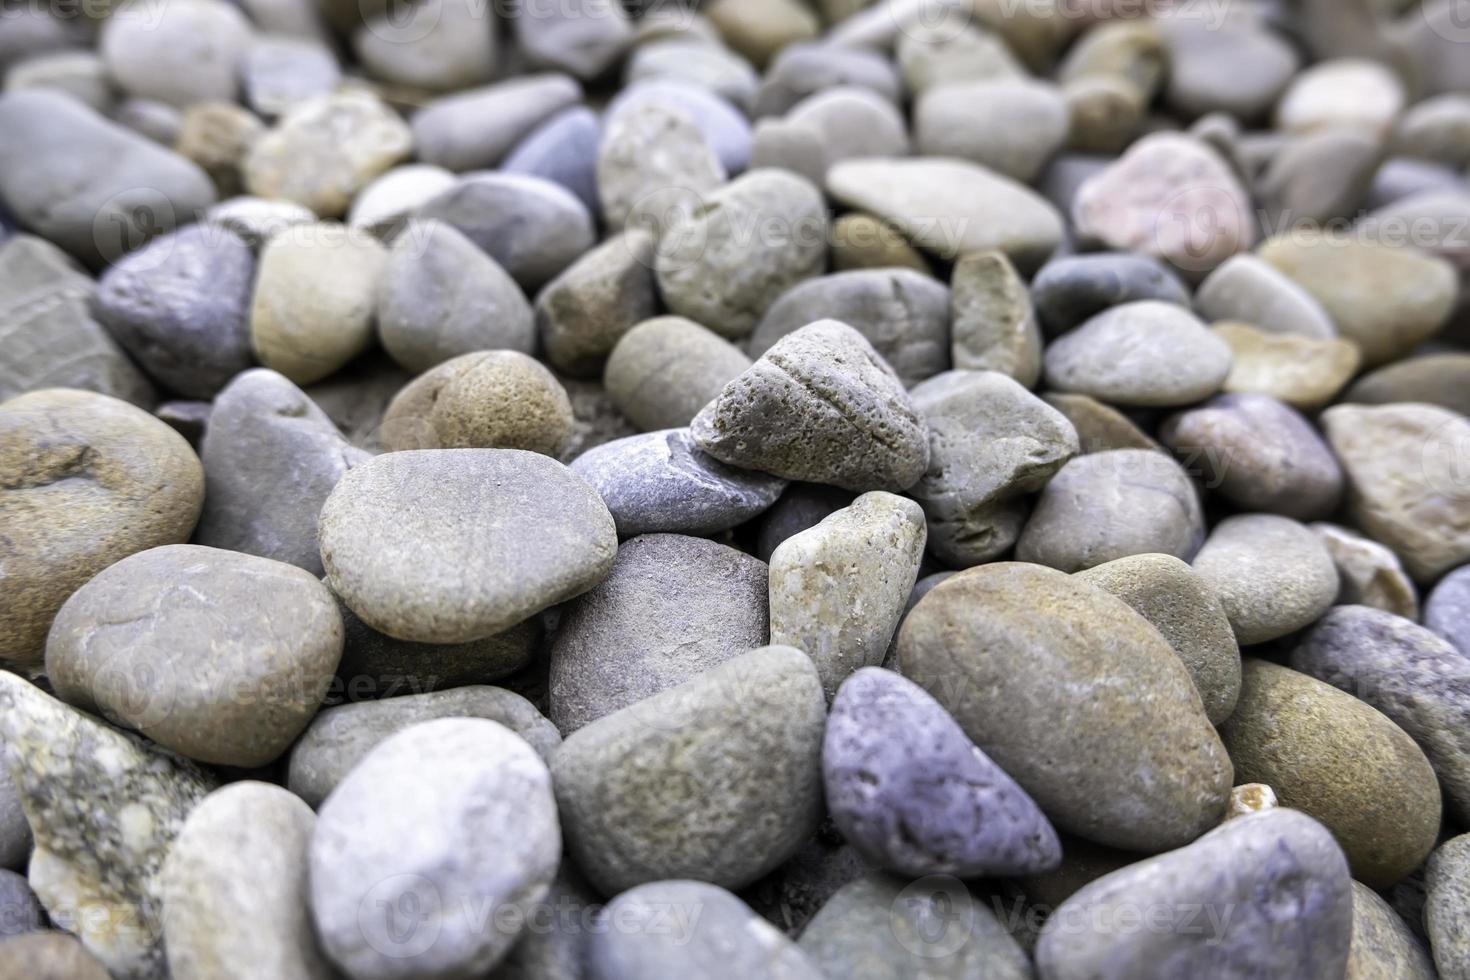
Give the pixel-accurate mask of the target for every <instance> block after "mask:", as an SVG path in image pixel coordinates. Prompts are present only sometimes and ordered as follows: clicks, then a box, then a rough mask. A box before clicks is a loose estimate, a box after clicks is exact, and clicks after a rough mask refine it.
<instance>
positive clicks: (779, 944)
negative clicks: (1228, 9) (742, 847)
mask: <svg viewBox="0 0 1470 980" xmlns="http://www.w3.org/2000/svg"><path fill="white" fill-rule="evenodd" d="M696 909H697V910H698V913H697V914H694V910H696ZM606 914H607V915H608V916H609V917H612V916H616V921H618V922H622V923H626V924H627V928H619V929H599V930H597V931H596V932H595V933H593V934H592V935H591V936H590V937H589V938H588V942H587V966H588V968H589V970H590V974H589V975H590V976H595V977H598V978H599V980H719V978H721V977H752V978H753V977H770V978H772V980H775V978H780V980H821V978H822V977H823V976H824V974H823V973H822V972H821V971H820V970H818V969H817V967H816V966H815V965H813V964H812V963H811V962H810V961H809V960H808V959H807V958H806V956H805V955H804V954H803V953H802V952H801V950H800V949H798V948H797V946H796V944H794V943H793V942H792V941H791V940H789V939H787V938H786V937H785V936H783V935H781V933H780V932H779V931H778V930H777V929H776V927H775V926H773V925H771V924H770V923H768V922H766V921H765V920H764V919H762V918H761V917H760V916H758V915H756V914H755V913H754V912H753V911H751V909H750V907H749V906H747V905H746V904H745V903H744V902H742V901H741V900H740V899H738V898H736V897H735V896H734V895H732V894H730V893H729V892H727V891H725V889H723V888H719V887H717V886H715V885H710V884H706V883H704V882H702V881H655V882H651V883H649V884H646V885H640V886H638V887H637V888H632V889H629V890H628V891H626V892H624V893H623V894H621V895H619V896H618V897H617V898H615V899H613V900H612V901H611V902H609V903H608V904H607V908H606ZM609 921H611V919H610V920H609ZM661 923H662V924H661Z"/></svg>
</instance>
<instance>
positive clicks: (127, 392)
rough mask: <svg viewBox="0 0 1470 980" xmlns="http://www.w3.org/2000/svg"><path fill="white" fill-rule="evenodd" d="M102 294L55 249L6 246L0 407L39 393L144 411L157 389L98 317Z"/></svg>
mask: <svg viewBox="0 0 1470 980" xmlns="http://www.w3.org/2000/svg"><path fill="white" fill-rule="evenodd" d="M95 294H96V286H95V285H94V284H93V282H92V280H91V279H90V278H88V277H87V276H86V275H84V274H82V273H81V272H80V271H79V270H78V269H77V268H76V266H75V265H74V264H73V262H72V260H71V259H69V258H68V257H67V256H66V254H65V253H64V252H62V251H61V250H60V249H58V248H57V247H56V246H55V245H52V244H51V243H50V242H48V241H46V240H45V239H42V238H37V237H35V236H33V235H24V234H18V235H15V236H14V237H12V238H6V239H3V240H0V347H3V348H4V350H5V352H6V356H5V357H4V359H3V360H0V400H3V399H7V398H11V397H14V396H15V395H19V394H21V393H23V392H26V391H34V390H36V389H39V388H84V389H87V390H88V391H95V392H98V393H100V394H103V395H111V396H112V397H114V398H119V399H122V400H123V401H127V402H132V403H133V404H135V405H138V406H141V407H151V406H152V405H153V403H154V402H155V401H156V400H157V399H156V396H155V393H154V391H153V386H152V384H150V383H149V381H148V378H147V377H146V376H145V375H144V374H143V372H142V371H140V370H138V368H137V367H136V366H135V365H134V364H133V362H132V361H130V360H129V359H128V357H127V355H126V354H124V353H123V351H122V348H121V347H119V346H118V344H117V341H115V340H114V339H113V338H112V336H111V335H110V334H109V333H108V332H107V331H106V330H105V329H103V328H102V326H101V325H100V324H99V323H98V322H97V321H96V320H95V319H94V318H93V316H92V309H91V304H92V299H93V297H94V296H95Z"/></svg>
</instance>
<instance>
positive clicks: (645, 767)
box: [551, 647, 827, 895]
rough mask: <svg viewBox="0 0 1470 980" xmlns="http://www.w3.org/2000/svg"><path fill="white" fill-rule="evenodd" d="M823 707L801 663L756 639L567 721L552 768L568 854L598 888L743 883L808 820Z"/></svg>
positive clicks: (797, 841) (814, 802) (807, 826)
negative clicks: (663, 685) (585, 717)
mask: <svg viewBox="0 0 1470 980" xmlns="http://www.w3.org/2000/svg"><path fill="white" fill-rule="evenodd" d="M826 716H827V704H826V700H825V699H824V698H823V697H822V685H821V681H820V680H819V679H818V678H817V671H816V668H815V667H814V666H813V665H812V661H811V658H809V657H808V656H807V655H806V654H804V653H802V652H801V651H800V650H793V649H791V648H789V647H763V648H761V649H759V650H754V651H751V652H750V653H747V654H744V655H743V656H739V657H736V658H735V659H733V660H730V661H727V662H726V663H723V664H721V665H719V666H718V667H715V668H713V669H712V670H708V671H705V672H704V673H702V674H700V675H698V676H697V677H695V678H694V679H693V680H690V681H687V682H685V683H684V684H681V685H680V686H678V687H674V688H670V689H669V690H666V691H661V692H659V693H658V694H655V695H653V696H652V697H650V698H647V699H645V700H643V701H639V702H637V703H635V704H632V705H629V706H628V707H626V708H623V709H622V710H621V711H617V712H614V713H613V714H610V715H607V716H605V717H603V718H599V719H598V720H597V721H595V722H593V723H592V724H590V725H587V726H586V727H584V728H581V729H579V730H577V731H576V732H574V733H572V735H571V736H570V737H568V738H567V740H566V741H565V742H563V743H562V747H561V748H560V749H558V750H557V753H556V756H555V757H554V758H553V759H552V763H551V765H552V772H553V775H554V781H555V785H556V801H557V806H558V808H559V810H560V813H561V820H562V828H563V832H564V833H565V834H566V841H567V847H568V850H569V852H570V853H571V855H572V858H573V859H574V860H575V861H576V863H577V866H578V867H579V868H580V869H581V870H582V871H583V872H584V873H585V874H586V875H587V877H588V879H589V880H590V881H591V882H592V884H593V885H594V886H596V887H597V889H598V890H599V891H601V892H602V893H603V894H608V895H611V894H616V893H618V892H621V891H623V890H625V889H627V888H632V887H634V886H635V885H639V884H643V883H645V882H649V881H657V880H659V879H661V878H676V877H685V878H695V879H698V880H701V881H707V882H710V883H712V884H718V885H721V886H723V887H730V888H740V887H742V886H743V885H747V884H749V883H750V882H752V881H755V880H756V879H758V878H760V877H761V876H762V875H764V874H766V873H768V872H770V871H771V870H773V869H775V868H777V867H779V866H780V865H781V864H782V862H784V861H785V860H786V859H787V858H789V857H790V856H791V855H793V854H795V853H796V851H797V849H798V848H800V847H801V846H802V844H804V843H805V842H806V841H807V839H808V838H810V837H811V835H812V834H813V833H815V831H816V829H817V824H818V823H819V822H820V819H821V812H822V729H823V726H824V725H825V723H826Z"/></svg>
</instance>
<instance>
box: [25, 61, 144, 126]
mask: <svg viewBox="0 0 1470 980" xmlns="http://www.w3.org/2000/svg"><path fill="white" fill-rule="evenodd" d="M28 88H47V89H53V90H55V91H57V92H64V93H65V94H67V95H69V96H71V97H72V98H74V99H76V100H77V101H78V102H81V103H83V104H84V105H86V106H87V108H89V109H93V110H95V111H96V112H100V113H102V114H103V115H110V114H111V113H112V111H113V104H114V103H115V102H116V101H117V95H116V90H115V89H114V88H113V80H112V78H111V77H110V76H109V75H108V73H107V66H106V65H104V64H103V63H102V59H101V58H99V57H97V56H96V55H95V54H92V53H91V52H84V51H58V52H55V53H51V54H37V55H33V56H32V57H30V58H27V59H26V60H25V61H22V62H21V63H20V64H18V65H16V66H15V67H14V68H12V69H11V70H10V71H9V72H7V73H6V75H5V90H6V91H7V92H15V91H19V90H21V89H28Z"/></svg>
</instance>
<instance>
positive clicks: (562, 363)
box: [536, 229, 659, 377]
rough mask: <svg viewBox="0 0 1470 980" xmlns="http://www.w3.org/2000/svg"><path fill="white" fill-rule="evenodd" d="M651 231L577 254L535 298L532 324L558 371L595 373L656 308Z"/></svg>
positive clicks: (582, 374)
mask: <svg viewBox="0 0 1470 980" xmlns="http://www.w3.org/2000/svg"><path fill="white" fill-rule="evenodd" d="M654 249H655V242H654V239H653V236H652V235H650V234H649V233H648V232H647V231H644V230H641V229H632V230H629V231H626V232H624V233H623V234H621V235H615V236H613V237H611V238H609V239H608V240H607V241H605V242H603V243H602V244H601V245H598V246H597V247H596V248H594V249H592V250H591V251H590V252H587V253H586V254H585V255H583V256H581V257H580V258H578V259H577V260H576V261H575V262H573V263H572V264H571V265H570V266H568V267H567V268H566V269H565V270H563V271H562V273H561V274H560V275H558V276H557V277H556V278H555V279H553V280H552V281H551V282H549V283H547V284H546V286H545V287H544V288H543V289H542V290H541V292H540V294H538V295H537V297H536V329H537V331H538V332H539V334H540V336H541V345H542V348H543V349H544V350H545V352H546V359H547V360H549V361H550V362H551V363H552V364H553V365H555V366H556V367H557V368H558V369H559V370H562V371H565V372H566V373H568V374H574V375H577V376H579V377H588V376H591V377H597V376H598V375H600V374H601V373H602V368H603V364H604V363H605V362H606V361H607V357H608V355H609V354H610V353H612V350H613V348H614V347H615V346H617V342H618V340H619V339H620V338H621V337H622V336H623V334H625V333H627V332H628V331H629V330H632V329H633V328H634V327H635V326H637V325H638V324H639V323H642V322H643V321H644V320H647V319H649V318H650V317H652V316H653V315H654V314H655V313H657V312H658V310H659V301H658V292H657V290H656V289H655V288H654V281H653V280H654V276H653V265H654Z"/></svg>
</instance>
